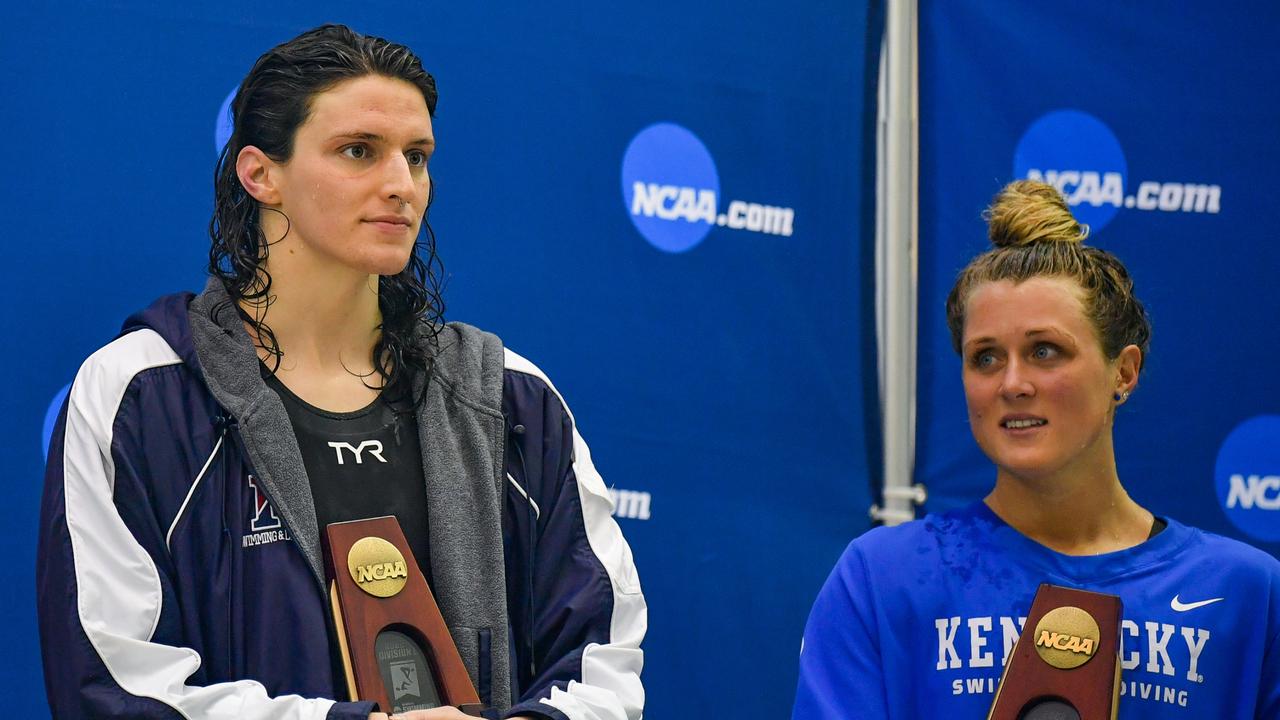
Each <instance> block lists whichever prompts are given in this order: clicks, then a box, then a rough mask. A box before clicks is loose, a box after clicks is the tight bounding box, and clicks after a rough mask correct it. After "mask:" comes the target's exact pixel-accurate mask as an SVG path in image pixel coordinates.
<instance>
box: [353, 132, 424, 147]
mask: <svg viewBox="0 0 1280 720" xmlns="http://www.w3.org/2000/svg"><path fill="white" fill-rule="evenodd" d="M334 137H335V138H351V139H353V140H368V141H369V142H385V141H386V138H385V137H383V136H381V135H379V134H377V133H368V132H340V133H336V134H335V135H334ZM435 144H436V141H435V138H432V137H422V138H418V139H416V140H410V141H409V145H424V146H427V147H434V146H435Z"/></svg>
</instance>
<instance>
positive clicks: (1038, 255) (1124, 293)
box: [947, 180, 1151, 361]
mask: <svg viewBox="0 0 1280 720" xmlns="http://www.w3.org/2000/svg"><path fill="white" fill-rule="evenodd" d="M984 218H985V219H986V220H987V228H988V235H989V236H990V238H991V243H992V245H994V246H995V247H993V248H992V249H990V250H988V251H987V252H985V253H983V254H981V255H979V256H978V257H976V258H974V259H973V260H972V261H970V262H969V264H968V265H967V266H965V268H964V270H962V271H960V275H959V277H957V278H956V284H955V286H954V287H952V288H951V293H950V294H949V295H948V296H947V327H948V328H949V329H950V330H951V345H952V347H954V348H955V350H956V352H960V344H961V339H962V335H963V333H964V317H965V308H966V305H967V304H968V301H969V295H970V294H971V293H972V292H973V291H974V289H975V288H977V287H978V286H979V285H981V284H982V283H987V282H998V281H1000V280H1010V281H1012V282H1014V283H1015V284H1016V283H1021V282H1024V281H1026V280H1030V279H1031V278H1035V277H1051V278H1067V279H1070V280H1072V281H1074V282H1075V283H1076V285H1078V286H1079V287H1080V289H1081V290H1082V291H1083V302H1084V313H1085V316H1086V317H1087V318H1088V319H1089V322H1090V324H1092V325H1093V329H1094V331H1095V332H1096V333H1097V336H1098V340H1099V342H1100V344H1101V345H1102V352H1103V353H1104V354H1105V355H1106V357H1107V358H1108V359H1110V360H1114V359H1115V358H1116V357H1118V356H1119V355H1120V351H1121V350H1123V349H1124V348H1125V347H1127V346H1129V345H1137V346H1138V348H1139V349H1140V350H1141V351H1142V359H1143V361H1145V360H1146V357H1147V351H1148V347H1149V345H1150V343H1151V322H1150V320H1149V319H1148V318H1147V311H1146V309H1145V308H1143V306H1142V302H1141V301H1139V300H1138V298H1137V296H1136V295H1134V293H1133V279H1132V278H1131V277H1130V276H1129V271H1128V270H1126V269H1125V267H1124V264H1123V263H1121V262H1120V260H1119V259H1118V258H1117V257H1116V256H1115V255H1112V254H1111V253H1109V252H1107V251H1105V250H1099V249H1098V248H1095V247H1090V246H1088V245H1085V244H1084V240H1085V238H1086V237H1088V235H1089V227H1088V226H1087V225H1081V224H1080V223H1079V222H1077V221H1076V219H1075V217H1074V216H1073V215H1072V214H1071V209H1070V208H1069V207H1068V206H1067V203H1066V200H1064V199H1063V197H1062V195H1061V194H1060V193H1059V192H1058V191H1057V190H1056V189H1055V188H1054V187H1053V186H1052V185H1047V184H1045V183H1043V182H1038V181H1035V180H1019V181H1016V182H1013V183H1010V184H1008V185H1006V186H1005V187H1004V189H1002V190H1001V191H1000V192H999V193H998V194H997V195H996V197H995V199H994V200H993V201H992V203H991V207H989V208H988V209H987V211H986V213H984Z"/></svg>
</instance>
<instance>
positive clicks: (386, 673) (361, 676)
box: [325, 516, 483, 717]
mask: <svg viewBox="0 0 1280 720" xmlns="http://www.w3.org/2000/svg"><path fill="white" fill-rule="evenodd" d="M326 539H327V541H328V543H327V546H326V548H325V550H326V552H325V565H326V572H327V573H328V576H329V581H330V584H329V599H330V601H331V603H332V605H333V619H334V625H335V627H336V629H337V635H338V642H339V645H340V650H341V653H342V661H343V670H344V671H345V674H346V682H347V690H348V692H349V694H350V696H351V698H352V699H360V700H373V701H375V702H377V703H378V707H379V708H381V709H382V711H383V712H387V713H398V712H408V711H410V710H428V709H431V708H435V707H442V706H446V705H452V706H454V707H456V708H458V709H459V710H461V711H462V712H463V713H466V714H467V715H471V716H474V717H480V716H481V710H482V709H483V706H482V705H481V704H480V700H479V698H478V697H477V696H476V691H475V687H474V686H473V685H472V684H471V678H470V676H469V675H467V669H466V667H465V666H464V665H463V664H462V658H461V657H460V656H459V655H458V649H457V647H456V646H455V645H454V644H453V636H451V635H450V634H449V628H448V627H447V626H446V625H445V622H444V618H443V617H442V616H441V614H440V608H439V607H438V606H437V605H436V600H435V597H434V596H432V594H431V589H430V588H429V587H427V582H426V579H425V578H424V577H423V575H422V572H421V571H420V570H419V569H418V564H417V563H416V562H415V561H414V559H413V553H412V552H411V551H410V550H409V543H408V542H407V541H406V540H405V537H404V533H403V532H402V531H401V530H400V523H399V522H398V521H397V520H396V519H395V518H394V517H391V516H387V517H380V518H372V519H370V520H353V521H351V522H343V523H333V524H331V525H329V526H328V527H327V528H326Z"/></svg>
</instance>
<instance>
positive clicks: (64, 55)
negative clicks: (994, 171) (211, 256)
mask: <svg viewBox="0 0 1280 720" xmlns="http://www.w3.org/2000/svg"><path fill="white" fill-rule="evenodd" d="M3 14H4V17H3V22H0V59H2V62H0V68H3V72H4V73H5V87H6V89H7V91H8V98H7V99H6V101H5V102H4V103H3V104H2V105H0V123H2V126H3V128H4V130H5V137H6V138H7V139H8V140H9V145H8V150H9V154H8V157H9V170H8V171H7V172H6V173H4V176H3V179H2V180H0V183H3V190H4V192H3V195H2V197H3V198H4V200H3V203H4V208H3V212H4V216H5V218H6V220H7V222H6V233H5V240H6V247H7V248H8V252H9V262H8V263H6V267H7V270H5V277H4V282H2V283H0V293H3V303H4V306H5V307H6V308H7V311H6V312H5V313H4V314H3V317H2V318H0V333H2V336H3V337H4V338H5V339H6V343H7V345H8V347H10V348H11V351H10V352H9V353H6V354H5V355H4V359H3V361H0V362H3V363H4V374H5V376H6V377H8V378H9V382H7V383H6V384H5V391H4V392H5V403H4V406H5V408H6V410H7V412H5V413H4V416H3V419H2V420H0V423H3V425H2V427H3V430H4V436H5V437H6V438H8V441H7V442H6V443H5V448H6V449H7V451H8V462H7V463H6V482H5V483H4V484H3V486H0V499H2V500H3V501H4V505H5V507H8V508H9V509H10V510H9V519H8V522H6V523H3V524H0V544H2V545H3V546H4V547H6V548H8V550H9V553H10V555H9V558H10V563H9V567H10V573H11V575H10V576H11V578H12V580H11V581H10V582H7V583H4V584H3V585H0V619H2V620H3V622H4V623H5V627H6V628H7V629H6V633H5V642H6V649H5V652H4V653H3V659H2V660H0V668H3V671H2V672H0V689H3V694H4V696H5V698H6V700H7V704H6V706H7V707H8V708H9V711H10V713H11V714H14V715H23V716H30V717H41V716H46V715H47V712H48V711H47V709H46V708H45V705H44V693H43V686H42V682H41V679H40V678H41V675H40V666H39V648H38V639H37V636H36V631H35V625H34V597H33V594H32V583H31V578H32V576H33V572H34V571H33V562H34V537H35V528H36V523H37V518H36V509H37V505H38V497H39V492H40V485H41V472H42V466H43V458H42V447H41V427H42V423H43V421H44V417H45V414H46V410H47V408H48V407H49V405H50V402H51V400H52V399H53V398H54V396H55V395H56V394H57V393H58V392H59V390H60V389H62V388H63V387H64V386H65V385H66V383H68V382H70V380H71V379H72V377H73V376H74V374H75V371H76V369H77V367H78V366H79V363H80V362H81V361H82V360H83V358H84V357H85V356H87V355H88V354H89V353H90V352H92V351H93V350H94V349H96V348H97V347H99V346H100V345H102V344H104V343H105V342H107V341H109V340H110V339H111V338H112V336H113V335H114V333H115V332H116V330H117V329H118V327H119V323H120V322H121V320H122V319H123V318H124V317H125V316H126V315H127V314H128V313H129V312H130V311H132V310H134V309H136V308H138V307H141V306H143V305H144V304H146V303H147V302H149V301H150V300H151V299H152V298H154V297H155V296H158V295H160V294H163V293H167V292H172V291H175V290H178V289H197V288H199V287H200V286H201V285H202V284H203V267H204V265H205V263H206V261H207V260H206V258H207V247H208V240H207V235H206V226H207V223H208V219H209V213H210V209H211V186H212V174H213V163H214V159H215V155H214V149H215V147H216V144H215V142H214V134H215V116H216V113H217V110H218V108H219V106H220V105H221V104H222V103H223V101H224V99H225V98H226V96H227V94H228V92H230V91H231V90H232V89H233V88H235V87H236V85H237V84H238V83H239V81H240V79H241V78H242V77H243V75H244V73H245V72H246V71H247V70H248V68H249V67H250V65H251V64H252V62H253V61H254V60H255V59H256V58H257V56H258V55H259V54H260V53H261V52H263V51H264V50H266V49H267V48H269V47H270V46H272V45H274V44H276V43H278V42H281V41H283V40H286V39H288V38H290V37H292V36H294V35H296V34H297V33H298V32H300V31H302V30H304V29H306V28H309V27H312V26H314V25H317V24H320V23H322V22H334V21H336V22H345V23H348V24H351V25H352V26H354V27H356V28H357V29H359V30H361V31H363V32H367V33H372V34H378V35H383V36H385V37H389V38H392V39H395V40H398V41H401V42H404V43H406V44H408V45H410V46H411V47H413V48H415V49H416V50H417V51H418V53H419V54H420V55H421V56H422V58H423V60H424V62H425V64H426V66H427V67H428V69H430V70H431V72H433V73H434V74H435V75H436V77H437V79H438V82H439V87H440V96H441V99H440V104H439V112H438V117H437V120H436V135H437V140H438V152H437V154H436V156H435V158H434V159H433V160H432V174H433V176H434V177H435V180H436V182H437V191H438V192H437V205H436V207H435V208H434V209H433V211H432V216H431V219H432V223H433V226H434V227H435V229H436V231H437V234H438V237H439V243H440V249H441V253H442V256H443V259H444V264H445V268H446V271H447V273H448V275H449V283H448V289H447V302H448V310H447V316H448V317H450V318H453V319H461V320H466V321H469V322H472V323H474V324H477V325H480V326H481V327H484V328H486V329H489V330H492V331H494V332H497V333H498V334H500V335H501V336H502V337H503V338H504V339H505V341H506V342H507V344H508V345H509V346H510V347H512V348H513V349H515V350H516V351H518V352H520V353H521V354H523V355H525V356H527V357H529V358H530V359H532V360H533V361H534V362H536V363H538V364H539V365H540V366H541V367H542V368H543V369H544V370H546V371H547V372H548V374H549V375H550V376H551V378H552V379H553V380H554V381H555V382H556V384H557V385H558V386H559V389H560V390H561V391H562V392H563V393H564V395H565V396H566V398H567V399H568V401H569V403H570V405H571V407H572V408H573V410H574V412H575V414H576V415H577V417H578V420H579V425H580V428H581V430H582V433H583V435H584V436H585V437H586V439H587V441H588V442H589V443H590V444H591V445H592V448H593V453H594V458H595V461H596V465H597V467H599V468H600V470H601V472H602V474H603V475H604V477H605V480H606V482H607V483H610V484H612V485H615V486H616V487H618V488H621V489H626V490H631V491H636V492H646V493H649V494H650V498H651V506H650V518H649V519H647V520H640V519H628V518H620V519H619V522H620V523H621V524H622V526H623V530H624V532H625V533H626V534H627V537H628V539H629V540H630V542H631V544H632V547H633V548H634V551H635V556H636V561H637V564H638V566H639V569H640V574H641V577H642V582H643V584H644V588H645V591H646V595H647V598H648V601H649V608H650V632H649V636H648V639H647V641H646V650H647V653H646V667H645V673H644V680H645V684H646V687H647V689H648V694H649V703H648V708H647V710H648V712H647V715H648V716H650V717H655V718H664V717H665V718H679V717H699V716H710V715H713V714H725V713H729V712H732V713H733V714H735V715H739V716H741V717H748V718H761V719H763V718H773V717H780V716H783V715H785V714H786V712H787V709H788V708H789V707H790V704H791V698H792V693H793V689H794V687H795V664H796V657H797V654H798V651H799V641H800V633H801V630H802V627H803V623H804V619H805V616H806V614H807V611H808V608H809V605H810V603H811V602H812V598H813V596H814V595H815V593H816V592H817V589H818V587H819V586H820V584H821V582H822V580H823V579H824V578H825V576H826V573H827V572H828V570H829V569H830V567H831V565H832V564H833V562H834V561H835V559H836V557H837V556H838V554H839V552H840V550H841V549H842V548H843V546H844V544H845V543H846V542H847V541H848V539H849V538H850V537H852V536H854V535H856V534H858V533H859V532H861V531H862V530H864V529H865V528H866V526H867V522H866V520H865V517H866V515H865V509H866V507H867V505H868V504H869V502H870V501H869V488H870V486H871V484H872V483H871V480H870V477H871V475H872V472H871V471H870V470H869V467H873V466H874V464H875V460H874V458H875V455H876V454H877V453H878V450H876V448H878V443H879V440H878V437H877V436H876V430H875V427H876V423H875V417H876V413H877V412H878V411H877V409H876V405H875V403H876V399H875V395H874V393H875V373H874V354H873V351H874V347H873V337H872V336H873V334H874V333H873V329H872V325H871V322H870V321H869V318H870V317H871V312H872V300H871V298H872V295H871V293H872V288H871V282H872V275H873V273H872V272H871V268H872V267H873V265H872V262H871V256H870V255H869V252H870V250H869V248H870V241H871V237H870V235H871V233H870V228H871V227H872V224H871V220H870V219H871V214H870V213H871V207H872V202H871V197H872V196H871V194H870V192H871V188H872V186H871V185H870V184H869V178H870V174H869V168H871V167H872V166H873V164H874V163H873V158H872V155H871V154H870V148H872V147H873V145H872V144H871V143H869V142H867V137H868V135H867V133H868V132H869V131H870V129H871V127H872V126H871V125H870V124H869V120H871V119H873V118H874V115H869V114H868V113H870V112H872V110H873V104H872V103H870V102H868V98H874V88H873V86H872V82H871V78H874V64H871V65H868V59H871V60H874V58H876V57H877V54H878V41H877V43H870V44H869V43H868V37H874V38H878V37H879V29H878V27H870V26H875V24H876V23H875V22H874V21H873V20H874V18H872V17H871V13H869V12H868V8H867V6H866V4H864V3H856V2H855V3H842V4H825V3H810V4H807V5H801V6H795V7H791V8H789V9H786V10H780V9H778V8H774V7H770V6H767V5H765V4H760V3H748V4H743V3H731V2H726V1H724V0H717V1H716V2H710V3H698V4H694V5H689V4H686V3H677V2H674V1H671V0H659V1H658V2H652V3H645V4H643V5H639V6H627V7H620V8H615V7H606V6H602V5H599V4H595V3H582V2H571V1H568V0H556V1H553V2H545V3H535V4H528V5H527V6H525V7H518V8H508V7H502V8H501V9H499V6H491V5H487V4H484V5H473V4H468V3H430V4H426V3H417V4H415V3H410V4H404V3H396V4H389V3H387V4H384V3H369V4H365V5H362V6H361V7H360V8H359V9H354V6H351V5H349V4H347V3H339V2H331V1H325V2H313V3H285V4H274V3H266V4H264V3H248V2H224V3H218V4H214V5H207V6H200V7H186V6H181V5H171V6H160V5H156V6H152V5H151V4H149V3H141V2H131V1H121V2H114V3H110V4H109V5H103V4H98V3H85V2H73V3H66V4H59V5H58V6H56V7H46V6H44V5H43V4H40V3H27V4H22V5H12V6H10V7H8V8H7V9H6V10H5V11H4V13H3ZM869 69H870V72H869ZM658 122H671V123H676V124H678V125H680V126H682V127H684V128H686V129H688V130H689V131H690V132H692V133H693V134H694V135H696V136H697V137H698V138H699V139H700V140H701V142H702V143H703V144H705V146H706V147H707V150H708V152H709V153H710V155H711V156H712V157H713V158H714V160H715V163H716V166H717V170H718V176H719V182H720V199H719V207H718V210H719V212H722V213H723V212H724V211H725V206H726V204H727V203H728V202H729V201H730V200H734V199H741V200H746V201H751V202H759V203H766V204H770V205H775V206H780V207H788V208H792V209H793V210H794V218H795V219H794V233H793V234H792V235H791V236H789V237H783V236H776V235H764V234H760V233H752V232H747V231H742V230H736V231H735V230H731V229H729V228H727V227H719V226H717V227H713V228H711V229H710V232H709V233H708V234H707V236H706V238H705V239H704V240H703V241H702V242H701V244H699V245H697V246H696V247H694V248H692V249H691V250H689V251H688V252H685V253H682V254H670V253H666V252H663V251H660V250H659V249H657V248H655V247H654V246H652V245H650V244H649V243H648V242H646V241H645V239H644V238H643V237H642V236H641V235H640V234H639V233H638V232H637V231H636V229H635V227H634V226H633V225H632V223H631V221H630V218H629V216H628V211H629V208H628V207H627V206H626V205H625V204H624V202H623V198H622V196H621V193H620V190H619V173H620V168H621V163H622V156H623V153H624V151H625V149H626V148H627V146H628V143H629V142H630V141H631V139H632V138H633V137H634V136H635V135H636V134H637V133H639V132H640V131H641V130H642V129H644V128H645V127H647V126H649V125H652V124H654V123H658Z"/></svg>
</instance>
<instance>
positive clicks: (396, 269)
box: [361, 248, 413, 275]
mask: <svg viewBox="0 0 1280 720" xmlns="http://www.w3.org/2000/svg"><path fill="white" fill-rule="evenodd" d="M411 257H413V252H412V248H410V249H409V250H407V251H396V252H388V253H378V254H377V255H375V256H372V257H368V258H366V259H365V262H363V263H361V265H363V266H364V267H363V268H361V269H362V270H364V271H365V272H367V273H369V274H370V275H399V274H400V273H402V272H404V269H405V268H406V267H408V266H409V258H411Z"/></svg>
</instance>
